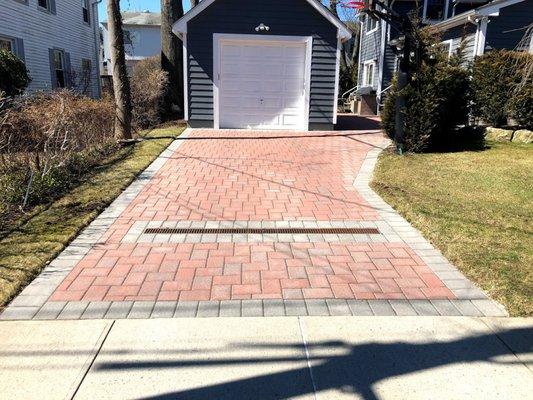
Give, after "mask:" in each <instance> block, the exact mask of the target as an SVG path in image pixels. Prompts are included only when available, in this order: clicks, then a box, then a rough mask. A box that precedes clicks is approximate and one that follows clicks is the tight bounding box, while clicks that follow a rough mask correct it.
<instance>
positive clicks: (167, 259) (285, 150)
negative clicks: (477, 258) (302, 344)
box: [51, 131, 454, 301]
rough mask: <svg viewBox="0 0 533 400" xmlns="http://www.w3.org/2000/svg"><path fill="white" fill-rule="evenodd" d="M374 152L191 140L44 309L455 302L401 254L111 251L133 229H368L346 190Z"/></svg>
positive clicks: (361, 206) (357, 144) (276, 248)
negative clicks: (235, 302)
mask: <svg viewBox="0 0 533 400" xmlns="http://www.w3.org/2000/svg"><path fill="white" fill-rule="evenodd" d="M222 136H223V138H222ZM382 140H383V139H382V137H381V136H380V135H378V134H357V135H355V134H352V135H350V134H349V133H346V132H344V133H334V132H331V133H323V134H320V133H305V134H304V133H294V132H275V133H272V132H255V133H254V132H237V131H219V132H217V131H195V132H194V134H193V135H192V137H191V138H190V139H187V140H186V142H185V143H183V145H182V146H180V147H179V149H178V151H176V152H174V154H173V155H172V156H171V157H170V158H169V159H168V160H167V162H166V163H165V165H164V166H163V167H162V168H161V169H160V171H159V172H158V173H157V174H156V175H155V176H154V177H153V178H152V179H151V180H150V181H149V182H148V183H147V185H146V186H145V187H144V188H143V190H142V191H141V192H140V193H139V195H137V197H136V198H135V199H134V200H133V201H132V203H131V204H130V205H129V206H128V207H127V209H126V210H125V211H124V212H123V213H122V215H121V216H120V217H119V218H118V219H117V220H116V222H115V223H114V224H113V225H112V226H111V228H110V229H109V230H108V232H107V233H106V234H105V235H104V238H103V239H102V240H101V242H102V244H99V245H97V246H96V247H95V248H94V249H92V250H91V251H90V252H89V253H88V254H87V256H86V257H85V258H84V259H82V260H81V261H80V262H79V263H78V264H77V265H76V267H75V268H74V269H73V270H72V271H71V273H70V274H69V275H68V276H67V278H66V279H65V281H64V282H62V283H61V285H60V286H59V287H58V288H57V290H56V291H55V293H54V294H53V295H52V297H51V300H53V301H79V300H84V301H127V300H172V301H175V300H180V301H186V300H230V299H272V298H277V299H281V298H284V299H324V298H343V299H348V298H352V299H353V298H355V299H405V298H407V299H428V298H429V299H436V298H454V295H453V294H452V292H451V291H450V290H449V289H448V288H446V287H445V285H444V284H443V283H442V282H441V281H440V279H439V278H438V277H437V276H436V275H435V274H434V273H433V272H432V270H431V269H430V268H429V267H427V266H426V265H425V264H424V262H422V260H421V259H420V258H419V257H418V256H416V255H415V253H414V252H413V250H412V249H410V248H409V247H407V246H406V245H404V244H401V243H385V244H381V243H358V244H351V243H327V242H319V243H272V242H269V243H257V244H254V243H190V244H189V243H187V244H185V243H184V244H155V243H131V244H130V243H128V244H127V243H121V240H122V238H123V237H124V235H125V234H126V233H127V232H128V230H129V229H130V228H131V226H132V225H133V224H134V223H135V222H136V221H180V220H210V221H213V220H216V221H221V220H225V221H236V220H251V221H264V220H268V221H281V220H310V221H332V220H345V221H347V220H351V221H358V220H359V221H361V220H365V221H370V220H378V219H379V214H378V213H377V212H376V211H375V210H374V209H373V208H372V205H370V204H368V203H367V202H366V201H365V200H364V199H363V198H362V196H361V195H360V194H359V193H358V192H357V190H356V189H355V188H354V186H353V181H354V179H355V177H356V175H357V173H358V171H359V168H360V166H361V164H362V162H363V160H364V158H365V156H366V154H367V152H368V151H369V150H370V149H371V148H372V146H373V144H377V143H380V142H381V141H382Z"/></svg>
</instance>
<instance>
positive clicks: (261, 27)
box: [255, 22, 270, 32]
mask: <svg viewBox="0 0 533 400" xmlns="http://www.w3.org/2000/svg"><path fill="white" fill-rule="evenodd" d="M269 30H270V26H266V25H265V24H263V23H262V22H261V23H260V24H259V26H256V27H255V31H256V32H268V31H269Z"/></svg>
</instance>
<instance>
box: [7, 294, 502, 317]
mask: <svg viewBox="0 0 533 400" xmlns="http://www.w3.org/2000/svg"><path fill="white" fill-rule="evenodd" d="M56 304H57V305H56ZM37 311H39V308H37V307H9V308H7V309H6V311H5V312H4V313H3V314H2V315H1V316H0V319H1V320H27V319H32V318H33V319H40V320H43V319H48V320H51V319H71V320H73V319H95V318H98V319H135V318H226V317H263V316H265V317H293V316H326V317H327V316H398V317H401V316H429V315H432V316H470V317H481V316H485V317H503V316H506V315H507V314H506V313H505V310H503V309H501V308H499V307H496V306H495V303H494V302H493V301H492V300H490V299H485V300H438V302H435V301H434V300H352V299H350V300H343V299H327V300H223V301H214V300H210V301H179V302H176V301H156V302H143V301H139V302H131V301H130V302H123V301H117V302H111V303H110V302H104V301H103V302H79V301H78V302H66V303H65V302H49V303H46V304H45V305H44V306H43V307H42V308H41V309H40V311H39V313H38V314H37ZM35 314H37V315H35ZM34 315H35V317H33V316H34Z"/></svg>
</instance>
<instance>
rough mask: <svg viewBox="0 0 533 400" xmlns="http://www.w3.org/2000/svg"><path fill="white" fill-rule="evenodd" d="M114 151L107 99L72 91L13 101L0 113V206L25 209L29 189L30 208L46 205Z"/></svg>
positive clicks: (110, 105)
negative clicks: (96, 98) (8, 205)
mask: <svg viewBox="0 0 533 400" xmlns="http://www.w3.org/2000/svg"><path fill="white" fill-rule="evenodd" d="M114 146H116V145H115V141H114V138H113V105H112V103H111V102H109V101H107V100H104V101H97V100H93V99H90V98H87V97H84V96H81V95H78V94H75V93H72V92H70V91H56V92H52V93H49V94H44V93H41V94H37V95H34V96H30V97H22V98H18V99H15V100H12V102H11V104H10V105H9V107H6V108H4V110H2V111H0V161H1V162H0V175H1V179H0V202H2V203H10V204H14V205H22V204H23V202H24V197H25V192H26V189H27V188H28V186H29V187H30V190H29V197H28V202H27V204H28V205H34V204H39V203H44V202H47V201H48V200H49V199H51V198H53V197H55V196H57V195H58V194H60V193H62V192H64V190H65V189H67V188H69V187H70V186H71V185H72V183H73V182H75V181H76V179H78V178H79V177H80V176H81V175H83V174H84V173H86V172H87V171H88V170H89V169H90V168H92V167H93V166H94V165H96V163H98V162H99V160H101V159H102V157H103V156H105V155H107V154H109V153H110V151H112V150H113V149H114V148H115V147H114ZM30 178H31V185H29V183H30Z"/></svg>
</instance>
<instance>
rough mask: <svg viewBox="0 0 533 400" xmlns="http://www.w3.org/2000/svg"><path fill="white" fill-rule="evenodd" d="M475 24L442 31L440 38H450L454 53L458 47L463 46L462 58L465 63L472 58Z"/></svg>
mask: <svg viewBox="0 0 533 400" xmlns="http://www.w3.org/2000/svg"><path fill="white" fill-rule="evenodd" d="M476 30H477V26H476V25H474V24H471V23H466V24H465V25H461V26H456V27H454V28H451V29H448V30H447V31H445V32H443V33H442V35H441V39H442V40H443V41H445V40H451V41H452V42H451V43H452V54H456V53H457V51H458V49H459V47H460V46H461V45H462V46H463V60H464V62H465V64H466V63H468V62H469V61H472V60H473V59H474V45H475V40H476Z"/></svg>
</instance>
